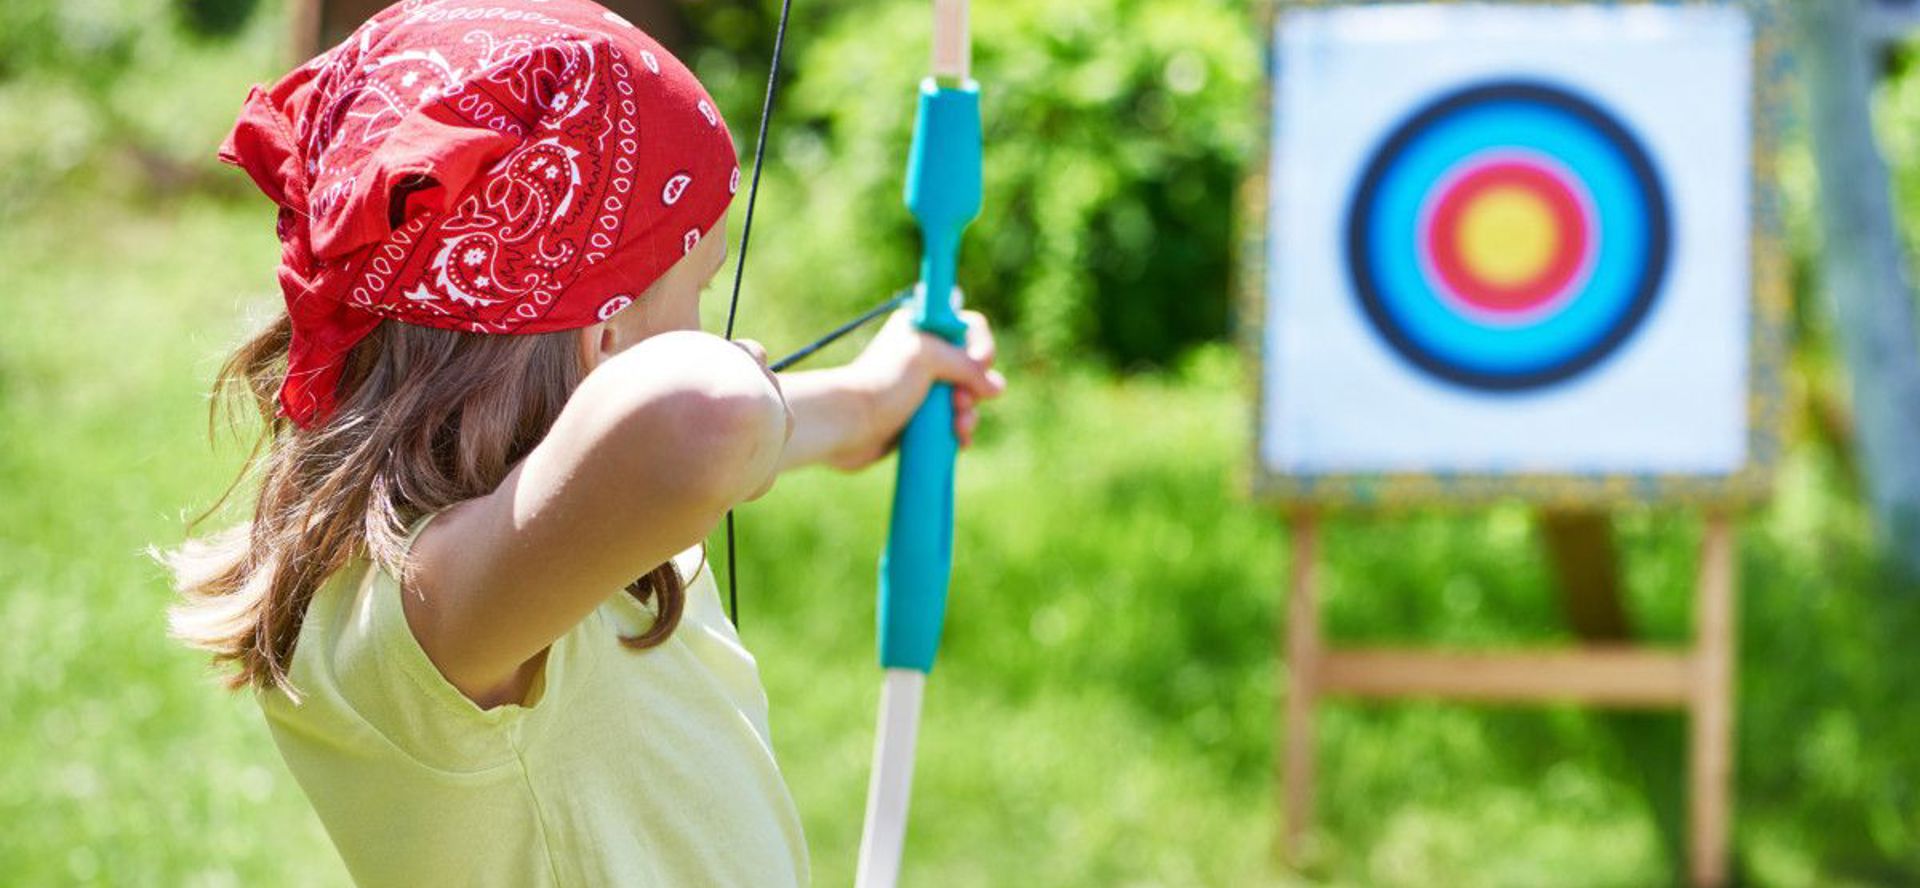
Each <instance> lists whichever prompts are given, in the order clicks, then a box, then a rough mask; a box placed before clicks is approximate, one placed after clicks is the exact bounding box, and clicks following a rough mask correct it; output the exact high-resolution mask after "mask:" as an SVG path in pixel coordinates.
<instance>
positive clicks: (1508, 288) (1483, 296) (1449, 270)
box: [1427, 159, 1590, 315]
mask: <svg viewBox="0 0 1920 888" xmlns="http://www.w3.org/2000/svg"><path fill="white" fill-rule="evenodd" d="M1499 187H1509V188H1518V189H1521V190H1523V191H1526V192H1528V193H1531V194H1533V195H1534V196H1535V197H1537V198H1539V199H1540V201H1541V202H1542V203H1544V204H1546V206H1547V211H1548V212H1549V213H1551V214H1552V216H1553V222H1554V225H1555V226H1556V227H1557V228H1558V229H1559V235H1560V237H1559V239H1558V241H1559V242H1558V244H1557V245H1556V247H1555V249H1554V252H1553V256H1552V257H1551V258H1550V259H1549V260H1548V261H1547V263H1546V265H1545V266H1544V267H1543V268H1542V269H1541V270H1540V272H1539V273H1538V274H1536V275H1534V276H1533V277H1531V278H1529V279H1527V280H1524V281H1520V282H1517V283H1512V284H1498V283H1494V282H1492V281H1488V280H1486V279H1484V278H1482V277H1480V276H1479V275H1478V274H1476V273H1475V272H1474V271H1473V269H1472V267H1471V266H1469V265H1468V264H1467V262H1466V257H1464V256H1462V255H1461V253H1460V225H1461V222H1462V217H1463V216H1464V215H1465V214H1466V210H1467V207H1469V206H1472V205H1473V201H1474V199H1475V198H1477V197H1479V196H1480V195H1481V194H1483V193H1485V192H1486V191H1488V190H1491V189H1494V188H1499ZM1432 220H1433V221H1432V223H1431V224H1430V225H1429V226H1428V229H1427V251H1428V252H1427V255H1429V256H1431V257H1433V266H1434V269H1435V270H1436V271H1437V272H1438V273H1439V275H1440V279H1441V281H1442V282H1443V283H1444V284H1445V285H1446V287H1447V289H1448V290H1450V291H1452V292H1453V294H1454V295H1456V296H1458V297H1460V299H1461V301H1463V302H1465V303H1467V304H1468V305H1469V306H1472V307H1473V308H1476V309H1480V310H1482V311H1486V312H1491V313H1493V314H1500V315H1511V314H1522V313H1526V312H1529V311H1533V310H1535V309H1538V308H1540V307H1541V306H1543V305H1546V304H1547V303H1549V302H1551V301H1552V300H1553V299H1554V298H1555V297H1557V296H1559V295H1560V294H1561V293H1563V292H1565V291H1566V289H1567V286H1568V285H1570V284H1572V283H1573V280H1574V278H1575V277H1577V276H1578V275H1579V274H1580V269H1581V266H1582V265H1584V264H1585V261H1586V257H1587V247H1588V245H1589V242H1590V238H1589V237H1588V233H1589V226H1588V224H1587V214H1586V211H1585V209H1584V208H1583V206H1582V205H1581V202H1580V199H1579V197H1577V196H1576V195H1575V194H1574V191H1573V189H1572V188H1571V187H1569V185H1568V184H1567V182H1565V181H1564V180H1563V179H1562V178H1561V176H1559V175H1557V174H1556V173H1555V172H1554V171H1553V170H1551V169H1549V168H1547V167H1544V166H1542V165H1540V164H1537V163H1532V162H1528V161H1525V160H1513V159H1504V160H1497V161H1493V162H1491V163H1487V164H1484V165H1481V166H1479V167H1477V168H1475V169H1473V170H1472V171H1470V172H1468V173H1466V174H1465V175H1463V176H1460V177H1459V178H1457V179H1455V180H1454V181H1453V183H1452V184H1451V186H1450V187H1448V189H1447V192H1446V194H1444V195H1442V196H1441V198H1440V203H1439V206H1437V207H1435V209H1434V211H1433V216H1432Z"/></svg>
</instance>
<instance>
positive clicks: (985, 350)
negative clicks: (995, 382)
mask: <svg viewBox="0 0 1920 888" xmlns="http://www.w3.org/2000/svg"><path fill="white" fill-rule="evenodd" d="M960 319H961V320H963V321H966V323H967V356H968V357H971V358H973V359H974V360H975V361H977V362H979V364H980V366H982V367H991V366H993V359H994V357H995V355H996V354H997V352H998V347H997V346H996V345H995V344H994V341H993V327H992V325H990V324H988V323H987V316H986V315H983V314H981V313H979V312H977V311H963V312H961V313H960Z"/></svg>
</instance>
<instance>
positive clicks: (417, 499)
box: [160, 314, 686, 693]
mask: <svg viewBox="0 0 1920 888" xmlns="http://www.w3.org/2000/svg"><path fill="white" fill-rule="evenodd" d="M291 337H292V327H291V325H290V323H289V321H288V319H287V316H286V315H285V314H281V315H280V316H279V317H278V318H276V319H275V320H274V322H273V323H271V324H269V325H268V326H267V328H266V329H264V330H262V331H260V332H259V333H257V334H255V335H254V336H252V337H251V338H249V339H248V340H247V341H246V342H244V343H242V344H241V346H240V347H239V348H238V349H236V350H235V351H234V352H233V354H232V355H230V356H229V357H228V358H227V361H226V363H225V364H224V365H223V366H222V367H221V369H220V373H219V375H218V377H217V379H216V381H215V382H214V405H213V417H214V420H213V421H211V422H210V432H211V425H212V424H213V422H217V418H218V417H219V415H220V413H221V410H222V407H223V405H224V406H225V407H226V408H227V409H228V410H229V411H230V416H231V413H237V412H239V411H240V410H251V411H253V412H256V413H257V414H258V415H259V417H260V419H261V421H262V424H263V428H262V429H261V432H260V436H259V438H258V439H257V440H256V441H255V444H254V447H253V451H252V453H251V454H250V455H249V456H248V458H247V462H246V465H245V466H244V467H243V468H242V469H241V473H240V476H239V477H238V478H236V479H235V481H234V483H233V485H232V486H231V487H229V488H228V490H227V493H226V495H224V496H222V497H221V501H222V502H224V501H225V500H226V499H227V498H228V497H229V496H231V495H232V494H233V493H234V491H235V490H236V489H238V488H240V487H241V486H242V484H243V483H244V482H245V481H247V480H248V479H249V478H257V481H258V485H259V490H258V493H257V499H256V501H255V503H254V509H253V518H252V520H251V521H248V522H245V523H242V524H240V525H238V526H236V527H232V528H229V529H227V530H225V531H221V532H219V533H214V534H211V535H208V536H204V537H200V538H196V539H190V540H188V541H187V542H186V543H185V544H184V545H182V546H181V547H180V548H178V549H175V550H173V551H171V552H166V553H163V554H162V555H161V556H160V557H161V559H162V560H163V561H164V562H165V563H166V564H167V566H168V567H169V568H170V569H171V570H172V572H173V575H174V584H175V587H176V588H177V589H178V590H179V591H180V593H181V594H182V595H183V596H184V599H185V600H184V601H182V602H181V603H179V604H178V605H176V606H175V607H174V608H173V610H172V612H171V614H170V621H169V622H170V624H171V628H172V632H173V634H174V635H175V636H176V637H178V638H180V639H182V640H184V641H186V642H187V643H188V644H191V645H193V646H195V647H198V648H202V649H204V650H207V651H210V652H212V654H213V659H214V661H215V662H216V663H218V664H222V665H228V664H230V665H231V666H233V667H234V669H233V672H232V674H231V676H230V677H229V682H228V683H229V685H230V686H231V687H235V688H240V687H247V686H253V687H261V688H265V687H273V688H279V689H281V690H283V691H286V692H288V693H294V689H293V687H292V685H291V683H290V682H289V680H288V672H289V670H291V668H292V666H293V649H294V643H295V641H296V640H297V639H298V637H299V635H300V625H301V622H302V620H303V619H304V618H305V617H306V613H307V605H308V604H309V602H311V601H312V600H313V595H314V593H315V592H316V591H317V590H319V589H320V587H321V585H322V584H323V583H325V582H326V580H327V579H328V578H329V577H331V576H333V575H334V574H335V573H336V572H338V571H340V570H341V569H342V568H343V567H346V566H347V565H348V564H349V563H350V562H351V561H352V560H354V559H355V558H358V557H365V558H367V559H369V560H370V561H372V562H373V563H374V564H375V565H377V566H379V567H380V568H382V569H385V570H387V571H389V572H391V573H392V575H393V576H396V577H402V578H405V577H406V576H407V567H408V565H407V537H406V534H407V528H408V527H409V526H410V525H411V524H412V523H413V522H414V521H415V520H416V519H418V518H419V517H420V516H423V515H428V514H432V513H434V512H437V511H439V510H441V509H444V508H446V507H448V506H451V505H453V504H455V503H458V502H461V501H463V500H469V499H473V498H475V497H478V496H482V495H485V494H487V493H490V492H492V491H493V490H494V488H496V487H498V486H499V485H500V482H501V481H502V480H504V479H505V478H506V476H507V473H508V472H509V471H510V470H511V469H512V468H513V466H514V465H515V464H516V463H518V462H519V461H520V460H521V459H522V458H523V457H525V456H526V455H527V453H528V452H529V451H531V450H532V449H533V447H534V445H536V444H538V443H540V440H541V439H542V438H544V437H545V436H546V434H547V430H548V429H550V428H551V427H552V426H553V422H554V420H555V419H557V418H558V417H559V415H560V410H561V408H562V407H564V406H565V405H566V402H567V398H568V396H569V395H571V394H572V392H573V390H574V387H575V386H576V385H578V384H579V382H580V379H581V377H582V376H584V375H585V373H584V369H583V366H582V361H581V356H580V353H579V346H578V344H577V343H578V339H577V337H576V334H574V333H572V332H560V333H546V334H537V335H527V336H489V335H483V334H476V333H461V332H456V331H449V330H437V329H432V328H427V327H420V326H415V325H411V324H401V323H396V322H392V321H388V322H386V323H383V324H381V325H380V327H378V328H377V329H375V330H374V331H373V333H372V334H370V335H368V336H367V337H366V339H364V340H362V341H361V342H360V343H359V344H358V345H356V346H355V347H354V348H353V350H352V352H351V353H350V354H349V355H348V357H347V367H346V370H345V373H344V374H343V376H342V378H341V381H340V392H341V397H340V403H339V407H338V409H336V410H335V411H334V413H333V414H332V415H331V416H328V417H327V418H326V420H325V421H324V422H323V423H321V424H319V425H317V426H315V427H314V428H311V429H301V428H298V427H295V426H294V425H292V424H291V423H289V422H287V421H286V420H285V419H284V418H282V417H281V416H280V415H279V411H278V401H277V397H278V392H279V388H280V381H281V378H282V377H283V375H284V374H285V373H286V366H287V348H288V346H289V344H290V343H291V341H292V339H291ZM219 505H220V504H219V503H216V504H215V506H214V507H213V508H212V509H209V510H208V512H207V514H206V515H202V516H201V517H200V518H199V519H196V521H195V524H198V523H199V522H200V521H203V520H205V519H206V517H207V515H211V514H213V512H214V511H216V510H217V509H218V508H219ZM627 591H628V593H629V594H632V595H633V596H634V597H635V598H637V599H639V600H640V601H641V602H643V603H645V602H649V601H650V602H652V603H653V604H654V612H655V618H654V622H653V625H652V626H650V627H648V629H647V631H646V632H644V633H642V634H641V635H639V636H636V637H633V638H626V639H622V640H623V641H624V642H625V643H626V644H627V645H628V646H629V647H633V648H647V647H652V646H654V645H657V644H660V643H661V642H663V641H665V640H666V638H667V636H669V635H671V634H672V633H673V630H674V627H675V626H677V625H678V624H679V622H680V615H681V613H682V612H683V610H684V609H685V605H686V589H685V585H684V580H683V579H682V578H681V577H680V575H679V573H678V572H677V571H675V570H674V567H673V563H672V562H671V561H669V562H667V563H666V564H662V565H660V566H659V567H658V568H655V569H654V570H653V571H652V572H650V573H648V574H647V575H646V576H643V577H641V578H640V579H638V580H636V581H634V583H633V584H632V585H630V586H628V587H627Z"/></svg>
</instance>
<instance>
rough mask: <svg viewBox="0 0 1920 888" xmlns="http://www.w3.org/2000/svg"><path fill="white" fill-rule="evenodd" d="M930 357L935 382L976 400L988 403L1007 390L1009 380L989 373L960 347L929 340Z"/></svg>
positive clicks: (928, 350)
mask: <svg viewBox="0 0 1920 888" xmlns="http://www.w3.org/2000/svg"><path fill="white" fill-rule="evenodd" d="M926 355H927V361H928V368H929V369H930V370H932V371H933V378H934V379H937V380H939V381H941V382H946V383H950V384H952V385H953V387H954V390H955V391H956V392H958V391H965V392H966V393H967V394H968V395H971V396H972V397H973V398H975V399H976V400H985V399H987V398H991V397H993V396H995V395H998V394H1000V390H1001V389H1003V388H1005V387H1006V384H1007V382H1006V379H1005V378H1003V377H1001V376H1000V374H998V373H995V372H993V371H991V370H988V369H987V367H986V365H984V364H981V363H978V362H976V361H975V360H974V359H973V358H972V357H970V356H968V354H967V353H966V352H964V351H962V350H960V349H959V348H958V347H955V346H953V345H949V344H947V343H945V342H941V341H940V340H938V339H935V338H933V337H927V349H926Z"/></svg>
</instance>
